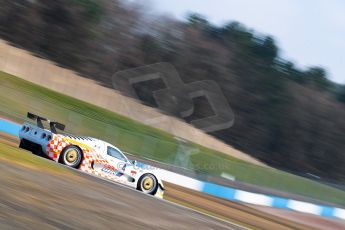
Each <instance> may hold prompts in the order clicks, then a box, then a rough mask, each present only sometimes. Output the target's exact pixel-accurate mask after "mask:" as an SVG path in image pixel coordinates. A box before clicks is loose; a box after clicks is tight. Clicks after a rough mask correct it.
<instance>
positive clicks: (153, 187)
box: [137, 173, 158, 195]
mask: <svg viewBox="0 0 345 230" xmlns="http://www.w3.org/2000/svg"><path fill="white" fill-rule="evenodd" d="M137 189H138V190H140V191H142V192H144V193H146V194H150V195H154V194H155V193H156V191H157V189H158V181H157V178H156V177H155V176H154V175H153V174H151V173H146V174H144V175H142V176H141V177H140V179H139V182H138V186H137Z"/></svg>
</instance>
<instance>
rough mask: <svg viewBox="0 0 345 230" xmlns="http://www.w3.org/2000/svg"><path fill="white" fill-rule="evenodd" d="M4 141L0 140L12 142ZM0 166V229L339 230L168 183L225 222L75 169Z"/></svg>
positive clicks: (181, 198)
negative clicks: (52, 170)
mask: <svg viewBox="0 0 345 230" xmlns="http://www.w3.org/2000/svg"><path fill="white" fill-rule="evenodd" d="M0 136H1V135H0ZM1 139H2V140H1ZM5 139H6V138H5ZM10 139H12V138H9V139H8V140H7V141H6V140H4V136H2V138H0V140H1V141H2V142H5V143H6V142H7V144H10V145H12V146H16V145H17V143H16V142H15V141H13V139H12V140H10ZM28 154H30V153H28ZM34 157H37V156H33V158H34ZM49 163H52V164H55V163H53V162H49ZM61 167H64V166H61ZM0 170H1V171H0V172H1V174H0V185H1V187H0V229H244V227H243V226H247V227H249V228H254V229H344V228H345V222H342V221H339V222H337V221H336V220H329V219H325V218H321V217H316V216H313V215H308V214H300V213H295V212H291V211H285V210H276V209H270V210H267V209H265V208H261V207H258V206H247V205H243V204H239V203H234V202H230V201H226V200H223V199H219V198H215V197H212V196H209V195H206V194H202V193H199V192H195V191H191V190H188V189H185V188H182V187H179V186H176V185H172V184H168V183H165V185H166V189H167V190H166V193H165V197H166V198H167V199H169V200H171V201H173V202H178V203H180V204H183V205H185V206H188V207H192V208H193V209H196V210H199V211H201V212H206V213H209V214H211V215H213V216H216V217H219V218H221V219H225V220H227V221H222V220H220V219H215V218H213V217H210V216H208V215H203V214H201V213H200V212H197V211H193V210H191V209H188V208H184V207H181V206H179V205H176V204H173V203H171V202H166V201H164V200H160V199H157V198H154V197H151V196H147V195H145V194H142V193H140V192H138V191H135V190H133V189H130V188H127V187H124V186H122V185H120V184H116V183H111V182H108V181H104V180H102V179H99V178H97V177H94V176H91V175H87V174H85V173H82V172H80V171H76V170H67V171H68V174H61V173H51V172H50V173H48V172H46V170H44V169H42V168H41V169H40V170H37V169H36V170H34V169H32V168H30V167H29V168H28V167H23V166H22V165H18V164H17V163H16V162H8V161H3V160H1V159H0ZM260 209H261V210H260ZM276 214H278V215H276ZM235 223H237V224H235ZM238 223H239V224H238Z"/></svg>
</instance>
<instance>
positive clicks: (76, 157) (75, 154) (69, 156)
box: [60, 145, 83, 168]
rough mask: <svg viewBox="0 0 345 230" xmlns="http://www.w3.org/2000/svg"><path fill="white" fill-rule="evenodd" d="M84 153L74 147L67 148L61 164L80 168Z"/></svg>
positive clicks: (63, 152)
mask: <svg viewBox="0 0 345 230" xmlns="http://www.w3.org/2000/svg"><path fill="white" fill-rule="evenodd" d="M82 156H83V153H82V151H81V150H80V149H79V148H78V147H77V146H74V145H70V146H67V147H66V148H65V149H64V150H63V151H62V153H61V158H60V159H61V160H60V161H61V163H62V164H65V165H67V166H69V167H72V168H78V167H79V165H80V163H81V160H82Z"/></svg>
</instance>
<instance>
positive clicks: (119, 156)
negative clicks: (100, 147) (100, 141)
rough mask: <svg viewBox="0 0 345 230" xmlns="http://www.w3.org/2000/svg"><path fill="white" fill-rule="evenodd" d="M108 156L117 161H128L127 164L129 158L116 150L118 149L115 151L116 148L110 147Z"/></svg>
mask: <svg viewBox="0 0 345 230" xmlns="http://www.w3.org/2000/svg"><path fill="white" fill-rule="evenodd" d="M107 154H108V155H109V156H112V157H115V158H117V159H119V160H121V161H126V162H127V158H126V157H125V156H124V155H123V154H122V153H121V152H119V151H118V150H116V149H114V148H112V147H110V146H108V148H107Z"/></svg>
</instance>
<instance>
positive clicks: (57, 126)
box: [28, 112, 65, 134]
mask: <svg viewBox="0 0 345 230" xmlns="http://www.w3.org/2000/svg"><path fill="white" fill-rule="evenodd" d="M28 118H30V119H32V120H36V122H37V126H38V127H39V128H41V129H44V126H43V123H42V121H46V122H48V124H49V127H50V131H51V132H52V133H55V134H56V133H57V132H56V129H59V130H61V131H64V130H65V125H64V124H61V123H59V122H56V121H50V120H48V119H47V118H45V117H41V116H38V115H36V114H33V113H30V112H28Z"/></svg>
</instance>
